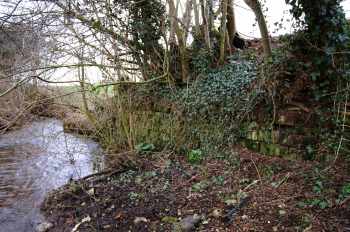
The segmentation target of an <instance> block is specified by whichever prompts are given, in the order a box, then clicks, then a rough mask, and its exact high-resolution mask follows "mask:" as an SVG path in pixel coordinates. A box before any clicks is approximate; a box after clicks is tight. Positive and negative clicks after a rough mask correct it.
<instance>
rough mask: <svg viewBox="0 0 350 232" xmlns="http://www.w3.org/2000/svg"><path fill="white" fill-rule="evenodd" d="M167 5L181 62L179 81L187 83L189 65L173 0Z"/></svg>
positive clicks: (169, 0)
mask: <svg viewBox="0 0 350 232" xmlns="http://www.w3.org/2000/svg"><path fill="white" fill-rule="evenodd" d="M168 4H169V15H170V17H171V18H172V19H174V21H173V23H174V24H173V26H174V30H175V34H176V37H177V41H178V44H179V49H180V62H181V79H182V81H183V82H187V78H188V75H189V65H188V59H187V50H186V42H185V41H184V36H183V31H182V30H181V28H180V26H179V23H178V22H177V20H176V15H177V13H176V11H177V9H176V8H175V4H174V1H173V0H168Z"/></svg>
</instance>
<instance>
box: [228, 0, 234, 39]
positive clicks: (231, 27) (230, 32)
mask: <svg viewBox="0 0 350 232" xmlns="http://www.w3.org/2000/svg"><path fill="white" fill-rule="evenodd" d="M233 3H234V0H228V5H227V32H228V36H229V38H230V45H232V44H233V39H234V38H235V34H236V19H235V12H234V6H233Z"/></svg>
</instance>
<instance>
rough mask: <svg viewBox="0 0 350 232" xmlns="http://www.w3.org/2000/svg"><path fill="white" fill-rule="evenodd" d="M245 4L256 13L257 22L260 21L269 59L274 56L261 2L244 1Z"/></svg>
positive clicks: (255, 0)
mask: <svg viewBox="0 0 350 232" xmlns="http://www.w3.org/2000/svg"><path fill="white" fill-rule="evenodd" d="M244 2H245V3H246V4H247V5H248V6H249V7H250V8H251V9H252V10H253V11H254V14H255V17H256V20H257V21H258V24H259V29H260V33H261V38H262V41H263V48H264V55H265V58H268V57H270V56H271V54H272V51H271V43H270V38H269V32H268V30H267V26H266V21H265V17H264V14H263V12H262V9H261V5H260V2H259V1H258V0H244Z"/></svg>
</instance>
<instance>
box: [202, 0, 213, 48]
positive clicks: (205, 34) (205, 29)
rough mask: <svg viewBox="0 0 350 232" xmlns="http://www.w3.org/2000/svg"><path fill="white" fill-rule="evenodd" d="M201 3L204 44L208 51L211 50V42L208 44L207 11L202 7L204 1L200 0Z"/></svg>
mask: <svg viewBox="0 0 350 232" xmlns="http://www.w3.org/2000/svg"><path fill="white" fill-rule="evenodd" d="M200 3H201V11H202V20H203V35H204V40H205V44H206V46H207V49H208V51H210V50H211V42H210V35H209V25H208V17H209V14H208V11H207V10H206V9H207V8H206V7H205V5H204V0H200Z"/></svg>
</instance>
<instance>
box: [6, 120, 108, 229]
mask: <svg viewBox="0 0 350 232" xmlns="http://www.w3.org/2000/svg"><path fill="white" fill-rule="evenodd" d="M102 158H103V152H102V149H101V148H100V147H99V145H98V143H96V142H94V141H93V140H91V139H87V138H84V137H82V136H79V135H75V134H70V133H65V132H64V131H63V124H62V122H61V121H59V120H55V119H44V120H42V121H39V122H34V123H32V124H30V125H28V126H26V127H24V128H22V129H20V130H17V131H12V132H9V133H7V134H5V135H2V136H0V232H34V231H35V228H36V226H37V225H38V224H40V223H41V222H43V221H44V220H45V219H44V217H43V216H42V215H41V214H40V204H41V203H42V202H43V200H44V198H45V195H46V194H47V193H48V192H49V191H50V190H52V189H55V188H58V187H60V186H62V185H64V184H66V183H68V182H69V181H70V180H71V179H78V178H81V177H84V176H86V175H89V174H92V173H94V172H97V171H99V170H101V169H102V166H103V162H102Z"/></svg>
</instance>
